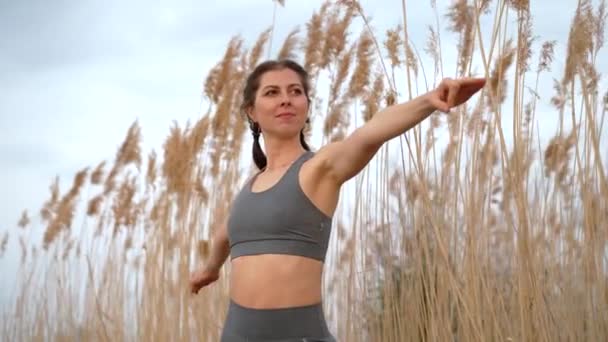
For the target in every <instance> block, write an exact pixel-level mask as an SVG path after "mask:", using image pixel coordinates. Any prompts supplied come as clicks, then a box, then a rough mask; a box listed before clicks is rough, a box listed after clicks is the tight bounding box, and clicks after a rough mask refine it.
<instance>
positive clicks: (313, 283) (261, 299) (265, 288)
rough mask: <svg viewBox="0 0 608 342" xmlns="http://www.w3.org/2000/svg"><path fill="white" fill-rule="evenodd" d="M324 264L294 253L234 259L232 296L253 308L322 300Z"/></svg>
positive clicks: (306, 303)
mask: <svg viewBox="0 0 608 342" xmlns="http://www.w3.org/2000/svg"><path fill="white" fill-rule="evenodd" d="M322 273H323V264H322V263H320V262H319V261H318V260H314V259H310V258H304V257H297V256H292V255H274V254H265V255H256V256H243V257H239V258H236V259H234V260H233V261H232V265H231V270H230V274H231V279H230V295H231V297H232V298H233V300H235V301H236V302H238V303H241V304H243V305H245V306H250V307H257V308H259V307H265V308H268V307H275V308H276V307H288V306H300V305H310V304H315V303H318V302H320V301H321V291H322V290H321V287H322Z"/></svg>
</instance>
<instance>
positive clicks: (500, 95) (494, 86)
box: [488, 40, 516, 108]
mask: <svg viewBox="0 0 608 342" xmlns="http://www.w3.org/2000/svg"><path fill="white" fill-rule="evenodd" d="M515 52H516V50H515V48H514V47H513V42H512V41H511V40H508V41H507V42H506V44H505V47H504V49H503V52H502V54H501V55H500V57H498V59H497V60H496V65H495V66H494V69H493V70H492V75H491V76H490V79H489V81H488V83H489V87H490V90H491V91H490V92H489V93H488V107H489V108H491V107H492V106H493V105H495V104H502V103H504V102H505V100H506V98H507V93H506V92H507V88H508V86H507V77H506V74H507V71H508V70H509V68H510V67H511V65H512V64H513V60H514V58H515ZM494 101H497V103H496V102H494Z"/></svg>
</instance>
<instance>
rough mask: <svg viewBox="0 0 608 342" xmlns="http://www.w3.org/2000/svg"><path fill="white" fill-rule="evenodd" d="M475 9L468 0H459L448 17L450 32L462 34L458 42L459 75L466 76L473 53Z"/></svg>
mask: <svg viewBox="0 0 608 342" xmlns="http://www.w3.org/2000/svg"><path fill="white" fill-rule="evenodd" d="M473 13H474V9H473V7H472V6H470V5H468V3H467V0H457V1H456V2H455V3H453V4H452V5H451V6H450V8H449V10H448V13H447V14H446V17H447V18H448V19H449V20H450V30H451V31H453V32H456V33H459V34H460V40H459V42H458V54H459V60H458V74H459V75H465V73H466V71H467V66H468V63H469V60H470V58H471V56H472V53H473V38H474V30H473V28H474V27H475V26H474V25H475V20H476V18H475V17H474V15H473Z"/></svg>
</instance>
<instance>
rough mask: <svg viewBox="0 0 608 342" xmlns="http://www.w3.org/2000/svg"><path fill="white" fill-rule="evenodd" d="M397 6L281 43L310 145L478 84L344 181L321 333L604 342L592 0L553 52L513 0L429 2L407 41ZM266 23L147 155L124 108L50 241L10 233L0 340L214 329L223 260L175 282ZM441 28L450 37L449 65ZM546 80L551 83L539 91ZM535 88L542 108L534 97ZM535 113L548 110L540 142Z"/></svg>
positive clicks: (206, 215)
mask: <svg viewBox="0 0 608 342" xmlns="http://www.w3.org/2000/svg"><path fill="white" fill-rule="evenodd" d="M280 3H281V5H285V6H289V3H287V4H284V3H283V2H280ZM407 5H408V3H407V2H406V1H402V3H401V7H400V8H398V7H397V8H395V11H397V10H399V11H401V12H402V13H403V21H402V22H401V23H397V24H396V25H395V27H394V28H393V29H390V30H388V31H387V32H386V33H382V32H376V31H375V30H374V29H373V22H372V21H371V20H370V19H369V18H368V16H367V15H366V13H365V9H364V8H361V7H360V6H359V4H358V3H357V2H356V1H339V2H336V3H330V2H327V3H325V4H323V5H322V7H321V8H319V9H318V10H317V11H315V13H314V14H313V16H312V17H311V18H310V19H309V20H307V22H306V23H305V29H304V30H302V31H300V30H299V29H294V30H293V31H292V32H291V33H290V34H289V35H288V36H287V38H286V40H285V41H284V42H283V43H282V44H279V47H277V48H276V49H275V50H276V51H278V54H277V55H278V56H281V57H292V58H296V59H297V60H299V61H301V62H302V63H303V64H304V65H305V66H306V67H307V68H308V70H310V72H311V74H312V76H313V82H314V83H313V84H316V85H317V86H316V87H315V88H314V90H313V94H312V95H313V103H315V107H314V108H313V129H311V131H310V132H308V133H309V136H310V138H311V139H316V140H317V141H321V142H322V143H327V142H330V141H335V140H338V139H342V138H344V137H345V136H346V135H347V134H348V132H349V131H350V130H351V129H352V128H353V127H354V126H358V125H361V124H363V123H364V122H365V121H367V120H369V119H370V118H371V117H373V115H374V113H375V112H377V110H378V109H380V108H382V107H384V106H386V105H390V104H392V103H395V102H401V101H406V100H408V99H410V98H412V97H415V96H417V95H418V94H421V93H423V92H426V91H427V90H430V89H432V87H434V85H435V84H437V82H438V81H440V80H441V78H443V77H447V76H450V77H463V76H469V75H476V76H485V77H487V78H488V79H489V82H488V86H487V87H486V89H484V91H483V93H482V94H481V95H480V96H478V97H476V98H474V99H473V100H472V101H470V102H469V103H468V104H466V105H463V106H461V107H460V108H458V109H456V110H455V111H454V112H453V113H451V114H450V115H443V114H438V113H437V114H433V115H432V116H431V117H430V118H429V119H428V120H426V121H425V122H424V123H423V124H422V125H419V126H418V127H416V128H415V129H413V130H412V131H410V132H408V133H407V134H405V135H403V136H402V137H400V138H399V139H395V140H393V141H391V142H390V143H388V144H386V145H385V146H384V147H383V148H382V149H381V150H380V151H379V153H378V155H377V156H376V157H375V158H374V159H373V160H372V162H371V163H370V165H369V166H368V167H367V168H366V169H365V170H364V171H363V172H362V173H361V174H360V175H358V176H357V177H356V178H355V179H354V180H352V181H350V182H349V184H348V185H347V186H345V188H344V189H343V195H342V201H341V204H340V206H339V208H338V211H337V212H336V215H335V225H334V231H333V234H332V241H331V242H332V243H331V245H330V251H329V259H328V261H327V264H326V271H325V287H324V290H325V294H326V295H325V297H326V302H325V304H326V308H327V315H328V319H329V321H330V326H331V328H332V331H334V332H335V334H336V335H337V336H338V337H339V339H340V340H341V341H605V340H608V284H607V272H606V271H607V269H606V268H607V264H606V255H607V238H608V235H607V233H608V230H607V228H608V225H607V223H606V222H608V182H607V179H606V169H607V167H606V158H608V156H607V155H606V151H607V149H606V137H605V136H604V135H603V134H602V133H603V131H605V129H603V127H604V118H605V114H606V110H607V108H608V93H606V92H605V90H602V89H600V77H601V74H600V72H599V71H598V69H597V65H598V61H599V60H600V59H601V57H600V52H601V51H602V48H603V43H604V38H603V37H604V22H605V19H606V8H605V3H604V1H601V2H600V3H599V4H596V5H595V6H594V4H592V3H591V1H588V0H579V1H578V5H577V8H576V12H575V13H573V14H572V22H571V29H570V32H569V36H568V37H563V38H564V40H565V41H567V48H566V49H565V50H563V49H562V50H556V43H555V42H554V41H543V40H542V37H536V36H535V35H534V30H533V28H534V25H533V24H534V22H533V16H532V13H530V2H529V1H525V0H508V1H506V0H497V1H489V0H477V1H466V0H457V1H454V2H453V3H452V4H451V5H449V7H448V8H447V9H446V11H445V13H440V9H439V8H437V6H436V4H435V1H430V4H429V6H431V9H432V10H433V12H434V13H435V16H434V18H435V19H434V21H433V22H431V23H429V26H428V32H429V38H428V41H427V43H426V44H425V46H424V48H421V47H416V46H415V45H414V44H413V42H412V40H411V39H410V34H409V33H408V30H409V27H408V21H407V20H408V18H410V17H411V16H412V14H411V13H408V7H407ZM482 19H488V20H490V21H491V22H492V27H488V26H483V27H482V24H481V20H482ZM442 22H443V23H444V26H447V31H446V30H443V29H442V28H441V27H440V23H442ZM445 24H447V25H445ZM273 32H274V29H273V28H270V29H268V30H265V31H263V32H262V33H261V34H260V36H259V39H258V40H257V41H256V42H252V44H251V48H247V47H246V42H244V41H243V39H242V38H240V37H238V36H236V37H234V38H233V39H231V40H230V42H228V45H227V48H226V51H225V52H224V55H223V57H222V58H221V60H220V61H219V62H218V63H217V64H216V65H215V66H214V67H213V68H212V69H211V70H210V71H209V74H208V76H207V78H206V79H205V82H204V94H203V95H204V98H205V100H206V101H207V102H208V103H209V107H208V111H207V113H205V115H203V116H202V117H201V118H199V119H198V120H197V121H196V122H195V123H194V124H188V125H186V126H185V127H180V126H179V125H177V124H175V125H174V126H172V127H171V128H170V130H169V134H168V136H167V138H166V141H165V143H164V145H163V146H162V152H161V153H158V154H157V153H156V152H152V153H151V154H150V155H148V156H143V155H142V152H141V150H140V147H139V146H140V139H141V131H140V128H139V125H138V123H137V122H135V123H134V124H133V126H132V127H131V128H130V129H129V131H128V133H127V136H126V138H125V140H124V142H123V144H122V145H121V148H120V149H119V150H118V151H117V154H116V158H115V160H114V162H113V163H112V164H109V163H106V162H102V163H100V164H99V165H97V166H96V167H94V168H84V169H82V170H81V171H79V172H78V173H77V174H76V175H75V177H74V181H73V185H72V187H71V188H70V189H67V191H63V192H61V191H60V189H59V186H58V184H59V182H58V180H54V181H53V183H52V184H51V188H50V190H51V195H50V198H49V200H48V201H47V202H45V203H44V205H43V207H42V209H41V210H40V212H39V213H38V214H39V216H40V217H41V222H42V224H43V226H44V228H45V232H44V236H43V240H42V241H41V243H39V244H38V243H37V242H36V241H27V240H25V239H23V238H21V239H20V241H21V248H22V252H23V253H22V261H21V262H22V267H21V268H20V274H19V276H20V286H19V291H18V293H17V297H16V298H15V306H14V311H12V312H10V313H9V314H8V315H7V317H5V319H3V320H2V323H0V329H1V330H0V331H1V332H0V336H1V337H2V339H3V340H11V341H29V340H34V341H37V340H58V341H63V340H66V341H67V340H112V341H115V340H146V341H148V340H155V341H159V340H162V341H182V340H185V341H190V340H197V341H217V340H218V336H219V333H220V330H221V326H222V322H223V319H224V316H225V312H226V308H227V299H228V293H227V289H228V286H227V285H228V284H227V281H226V279H227V276H226V275H227V273H228V272H230V264H229V263H227V264H226V266H225V267H224V268H223V275H222V277H221V278H220V280H219V281H218V283H216V284H214V285H213V286H211V287H209V288H207V289H205V290H204V291H203V293H202V294H201V295H198V296H196V297H193V296H191V295H190V294H189V292H188V284H187V280H188V277H189V273H190V271H191V270H192V268H193V267H194V266H195V264H198V263H200V262H201V261H204V260H205V258H206V257H207V255H208V242H207V239H208V237H209V236H210V234H211V233H212V232H213V230H214V229H215V228H216V227H217V225H218V223H219V222H221V221H222V219H223V218H224V217H225V216H226V215H227V212H226V208H227V205H228V203H229V201H230V200H231V198H232V197H233V196H234V195H235V193H236V192H237V191H238V190H239V188H240V186H241V184H242V181H243V180H244V178H245V177H246V176H247V174H249V173H250V171H251V162H250V158H249V151H250V144H251V141H250V139H249V138H248V137H249V135H248V134H246V133H247V132H246V131H247V129H246V126H245V120H244V119H243V117H242V116H241V115H238V114H237V113H238V111H237V108H238V105H239V100H240V99H239V94H240V91H241V87H242V86H243V81H244V77H245V76H246V75H247V73H248V72H249V71H250V70H251V69H252V68H253V67H254V66H255V65H256V64H257V63H258V62H259V61H260V60H261V58H262V56H264V55H265V52H264V51H265V49H266V47H267V46H268V44H270V42H271V41H272V39H273V37H275V35H273ZM446 34H449V35H450V36H455V37H457V42H458V45H457V52H458V54H457V56H456V58H455V59H453V60H450V59H447V57H446V56H448V55H449V54H446V53H445V47H444V46H445V41H446V40H445V39H442V36H443V35H446ZM275 43H276V42H275ZM268 51H270V49H268ZM273 51H274V50H273ZM555 55H559V56H560V59H561V60H564V61H565V69H564V70H554V68H552V67H553V65H552V62H553V59H554V56H555ZM429 61H430V62H429ZM449 70H455V74H450V75H448V72H449ZM547 80H549V81H551V80H552V81H553V83H554V90H555V92H554V95H553V96H552V97H550V98H546V97H545V98H543V97H540V95H539V94H541V93H542V92H543V91H542V89H539V87H540V85H541V84H544V83H546V82H547ZM549 102H550V103H551V104H552V106H553V108H554V112H552V113H545V112H541V111H540V110H539V109H538V108H539V107H540V106H541V104H542V103H549ZM404 115H407V113H404ZM547 115H552V116H554V117H555V118H557V119H556V120H555V122H557V125H556V127H555V134H554V135H553V137H552V138H551V139H549V140H548V141H544V140H543V139H542V138H541V136H540V133H539V132H540V128H541V127H540V126H541V125H546V118H545V117H546V116H547ZM542 128H543V130H544V131H546V127H542ZM85 194H86V195H85ZM19 226H21V230H20V231H18V232H11V235H10V237H11V238H12V237H13V236H16V235H17V236H22V237H23V236H28V233H27V230H32V229H35V227H34V223H32V217H31V215H30V214H28V213H27V212H24V213H23V215H22V218H21V220H20V222H19ZM8 239H9V235H5V236H4V237H2V239H1V240H0V252H3V251H4V249H5V248H6V244H7V241H8Z"/></svg>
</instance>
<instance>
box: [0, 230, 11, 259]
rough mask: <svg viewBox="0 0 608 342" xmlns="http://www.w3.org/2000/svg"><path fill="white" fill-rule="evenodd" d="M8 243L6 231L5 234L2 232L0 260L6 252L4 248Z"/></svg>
mask: <svg viewBox="0 0 608 342" xmlns="http://www.w3.org/2000/svg"><path fill="white" fill-rule="evenodd" d="M8 241H9V234H8V231H6V232H4V235H3V236H2V240H0V258H2V256H3V255H4V253H5V252H6V246H8Z"/></svg>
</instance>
